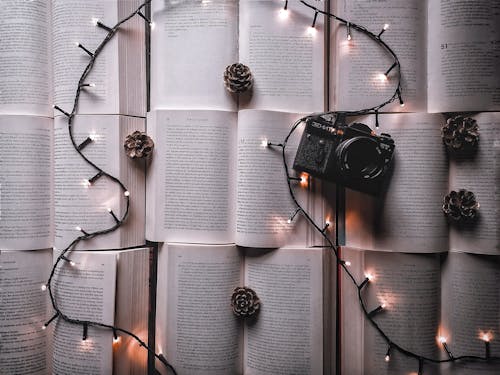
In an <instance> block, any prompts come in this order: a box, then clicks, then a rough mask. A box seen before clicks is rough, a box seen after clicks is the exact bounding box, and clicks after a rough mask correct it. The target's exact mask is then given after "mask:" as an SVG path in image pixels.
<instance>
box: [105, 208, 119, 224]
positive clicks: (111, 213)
mask: <svg viewBox="0 0 500 375" xmlns="http://www.w3.org/2000/svg"><path fill="white" fill-rule="evenodd" d="M107 210H108V212H109V214H110V215H111V216H113V219H115V222H116V224H120V219H118V217H117V216H116V215H115V213H114V212H113V210H112V209H111V207H108V209H107Z"/></svg>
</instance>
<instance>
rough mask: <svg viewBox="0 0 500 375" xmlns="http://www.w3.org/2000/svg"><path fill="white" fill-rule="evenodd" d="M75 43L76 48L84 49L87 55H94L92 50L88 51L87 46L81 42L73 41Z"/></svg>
mask: <svg viewBox="0 0 500 375" xmlns="http://www.w3.org/2000/svg"><path fill="white" fill-rule="evenodd" d="M75 45H76V46H77V47H78V48H81V49H82V50H84V51H85V52H86V53H87V55H89V56H90V57H94V54H93V53H92V52H90V51H89V50H88V49H87V48H85V47H84V45H83V44H81V43H80V42H75Z"/></svg>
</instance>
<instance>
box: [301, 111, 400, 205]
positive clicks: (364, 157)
mask: <svg viewBox="0 0 500 375" xmlns="http://www.w3.org/2000/svg"><path fill="white" fill-rule="evenodd" d="M345 118H346V116H345V115H343V114H324V115H319V116H313V117H309V118H308V119H307V120H306V127H305V130H304V133H303V134H302V138H301V140H300V144H299V148H298V149H297V154H296V155H295V161H294V163H293V168H294V169H295V170H297V171H300V172H306V173H309V174H310V175H312V176H314V177H318V178H321V179H325V180H330V181H334V182H337V183H338V184H341V185H344V186H346V187H349V188H351V189H354V190H359V191H362V192H365V193H369V194H374V195H377V194H379V193H380V191H381V189H382V186H383V182H384V177H385V176H386V174H387V171H388V170H389V167H390V165H391V160H392V156H393V154H394V148H395V145H394V140H393V139H392V138H391V136H390V135H389V134H384V133H382V134H380V135H377V134H375V133H374V132H373V131H372V130H371V129H370V127H369V126H367V125H365V124H361V123H353V124H350V125H347V124H346V122H345Z"/></svg>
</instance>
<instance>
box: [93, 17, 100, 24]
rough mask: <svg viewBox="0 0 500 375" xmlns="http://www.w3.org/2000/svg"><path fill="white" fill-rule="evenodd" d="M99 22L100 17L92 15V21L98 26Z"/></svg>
mask: <svg viewBox="0 0 500 375" xmlns="http://www.w3.org/2000/svg"><path fill="white" fill-rule="evenodd" d="M98 22H99V18H97V17H92V23H93V24H94V26H97V23H98Z"/></svg>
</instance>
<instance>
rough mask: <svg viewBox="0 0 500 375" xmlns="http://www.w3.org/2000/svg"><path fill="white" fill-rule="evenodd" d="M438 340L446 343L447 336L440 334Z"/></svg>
mask: <svg viewBox="0 0 500 375" xmlns="http://www.w3.org/2000/svg"><path fill="white" fill-rule="evenodd" d="M438 340H439V342H440V343H441V344H446V337H444V336H439V338H438Z"/></svg>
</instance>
